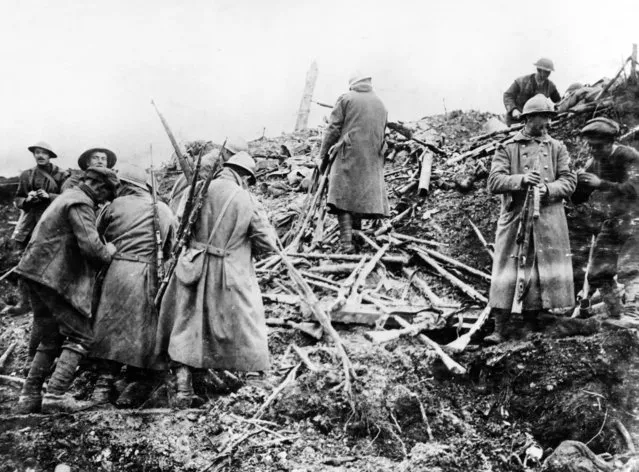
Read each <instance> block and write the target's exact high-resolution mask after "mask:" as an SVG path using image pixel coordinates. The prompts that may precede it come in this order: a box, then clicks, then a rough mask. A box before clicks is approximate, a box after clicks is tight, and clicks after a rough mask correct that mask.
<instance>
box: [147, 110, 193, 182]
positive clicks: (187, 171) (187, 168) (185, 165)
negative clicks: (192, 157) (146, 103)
mask: <svg viewBox="0 0 639 472" xmlns="http://www.w3.org/2000/svg"><path fill="white" fill-rule="evenodd" d="M151 104H152V105H153V107H154V108H155V111H156V112H157V114H158V116H159V117H160V121H161V122H162V126H164V131H166V134H167V135H168V136H169V141H171V145H172V146H173V149H174V150H175V155H176V156H177V158H178V162H179V163H180V168H181V169H182V172H184V176H185V177H186V180H191V179H192V177H193V171H192V170H191V165H190V164H189V161H187V160H186V158H185V157H184V154H182V150H181V149H180V145H179V144H178V142H177V141H176V140H175V136H173V132H172V131H171V128H169V124H168V123H167V122H166V120H165V119H164V116H162V113H160V110H158V107H157V105H156V104H155V102H154V101H153V100H151Z"/></svg>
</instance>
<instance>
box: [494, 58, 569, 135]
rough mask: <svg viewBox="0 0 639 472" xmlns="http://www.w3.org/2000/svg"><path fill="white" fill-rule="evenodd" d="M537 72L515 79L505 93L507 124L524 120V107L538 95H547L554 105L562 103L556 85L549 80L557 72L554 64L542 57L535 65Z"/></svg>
mask: <svg viewBox="0 0 639 472" xmlns="http://www.w3.org/2000/svg"><path fill="white" fill-rule="evenodd" d="M533 65H534V66H535V67H536V68H537V72H535V73H534V74H530V75H524V76H522V77H519V78H517V79H515V81H514V82H513V83H512V85H511V86H510V87H509V88H508V90H506V91H505V92H504V106H505V107H506V123H507V124H508V125H511V124H513V123H518V122H520V121H521V120H522V107H523V106H524V104H525V103H526V102H527V101H528V100H530V99H531V98H532V97H534V96H535V95H537V94H542V95H545V96H546V97H548V98H550V99H551V100H552V101H553V102H554V103H559V101H561V96H560V95H559V92H558V91H557V87H556V86H555V84H554V83H553V82H552V81H551V80H550V79H549V78H548V77H549V76H550V73H551V72H553V71H554V70H555V66H554V64H553V62H552V61H551V60H550V59H548V58H545V57H542V58H541V59H539V60H538V61H537V62H535V63H534V64H533Z"/></svg>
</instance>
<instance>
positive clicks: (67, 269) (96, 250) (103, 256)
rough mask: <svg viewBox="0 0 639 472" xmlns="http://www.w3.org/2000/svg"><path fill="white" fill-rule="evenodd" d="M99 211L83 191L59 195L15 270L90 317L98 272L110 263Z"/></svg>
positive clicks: (46, 211)
mask: <svg viewBox="0 0 639 472" xmlns="http://www.w3.org/2000/svg"><path fill="white" fill-rule="evenodd" d="M96 208H97V205H96V203H95V202H94V200H93V199H92V198H91V197H89V195H87V194H86V193H85V192H84V191H83V190H82V189H81V188H73V189H70V190H67V191H66V192H64V193H63V194H61V195H59V196H58V197H57V198H56V199H55V200H54V201H53V202H52V203H51V205H49V207H48V208H47V209H46V210H45V211H44V213H43V214H42V218H41V219H40V221H39V222H38V224H37V226H36V227H35V230H34V231H33V237H32V238H31V241H30V242H29V245H28V246H27V248H26V249H25V251H24V254H23V255H22V258H21V259H20V263H19V264H18V267H17V269H16V273H18V274H20V275H21V276H23V277H25V278H27V279H29V280H33V281H34V282H38V283H40V284H42V285H44V286H46V287H49V288H51V289H53V290H55V291H56V292H57V293H58V294H60V296H62V297H63V298H64V299H65V300H66V301H67V302H69V303H70V304H71V305H72V306H73V307H74V308H75V309H76V310H78V311H79V312H80V313H81V314H82V315H84V316H86V317H88V318H90V317H91V299H92V294H93V287H94V283H95V276H96V274H97V271H98V270H99V269H100V268H101V267H103V266H104V265H107V264H109V262H110V261H111V255H110V254H109V252H108V250H107V248H106V246H105V245H104V244H102V242H101V241H100V236H99V235H98V232H97V229H96V226H95V218H96V214H95V211H96Z"/></svg>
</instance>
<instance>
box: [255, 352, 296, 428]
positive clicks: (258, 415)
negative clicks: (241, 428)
mask: <svg viewBox="0 0 639 472" xmlns="http://www.w3.org/2000/svg"><path fill="white" fill-rule="evenodd" d="M301 365H302V363H301V362H300V363H299V364H297V365H296V366H295V367H293V368H292V369H291V370H290V372H289V373H288V375H287V376H286V378H285V379H284V380H283V381H282V383H281V384H279V385H278V386H277V388H276V389H275V390H273V393H271V394H270V395H269V397H268V398H267V399H266V401H265V402H264V403H263V404H262V406H260V408H259V410H257V411H256V412H255V414H254V415H253V417H252V419H254V420H259V419H260V418H261V417H262V416H263V415H264V413H265V412H266V409H267V408H268V407H269V406H270V405H271V403H273V402H274V401H275V399H276V398H277V397H278V396H279V394H280V393H282V390H284V389H285V388H286V387H288V386H289V385H290V384H292V383H293V382H294V381H295V376H296V375H297V371H298V370H299V368H300V366H301Z"/></svg>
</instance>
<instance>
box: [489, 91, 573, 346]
mask: <svg viewBox="0 0 639 472" xmlns="http://www.w3.org/2000/svg"><path fill="white" fill-rule="evenodd" d="M523 111H524V113H523V115H524V118H525V120H526V125H525V127H524V129H523V130H522V131H521V132H519V133H517V134H516V135H515V137H514V138H513V141H512V142H511V143H509V144H506V145H504V146H502V147H500V148H498V149H497V151H496V152H495V155H494V157H493V161H492V167H491V170H490V175H489V177H488V188H489V190H490V191H491V192H492V193H494V194H501V195H502V205H501V214H500V217H499V221H498V223H497V233H496V235H495V258H494V261H493V270H492V282H491V285H490V306H491V307H492V308H493V313H494V314H495V332H494V333H493V335H491V336H489V337H488V338H487V340H488V341H489V342H490V341H492V342H501V341H503V339H504V338H505V331H506V323H507V320H508V318H509V315H510V310H511V307H512V305H513V298H514V294H515V281H516V277H517V262H516V259H515V258H514V257H513V256H516V255H517V243H516V238H517V230H518V227H519V220H520V215H521V210H522V207H523V202H524V200H525V196H526V193H527V191H528V188H529V187H530V186H538V187H539V195H540V215H539V218H538V219H535V220H534V222H533V225H532V229H531V231H532V239H531V244H530V250H529V253H528V254H527V261H528V264H527V265H528V267H527V273H526V280H527V281H528V280H529V282H528V289H527V292H526V293H525V297H524V299H523V315H524V320H525V321H526V324H527V327H528V329H534V324H535V319H536V315H537V312H538V311H539V310H550V309H554V308H567V307H570V306H572V305H573V304H574V301H575V300H574V293H573V278H572V264H571V258H570V241H569V238H568V226H567V223H566V215H565V211H564V203H563V202H564V199H566V198H568V197H569V196H570V195H571V194H572V193H573V191H574V190H575V186H576V183H577V178H576V175H575V174H574V173H572V172H571V171H570V169H569V161H570V158H569V156H568V151H567V150H566V146H565V145H564V144H563V143H562V142H560V141H558V140H556V139H553V138H552V137H550V136H549V135H548V133H547V127H548V125H549V124H550V117H551V116H553V115H554V113H555V112H554V109H553V106H552V104H551V103H549V102H548V99H547V98H546V97H544V96H543V95H537V96H535V97H533V98H531V99H530V100H529V101H528V102H527V103H526V105H525V106H524V110H523Z"/></svg>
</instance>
